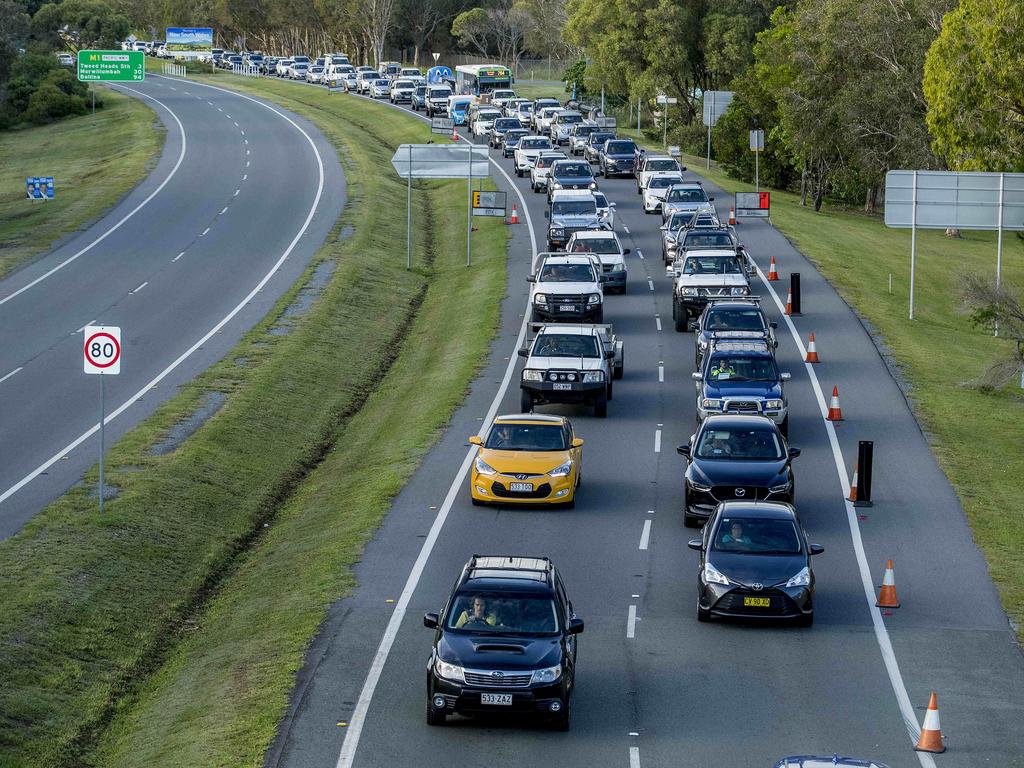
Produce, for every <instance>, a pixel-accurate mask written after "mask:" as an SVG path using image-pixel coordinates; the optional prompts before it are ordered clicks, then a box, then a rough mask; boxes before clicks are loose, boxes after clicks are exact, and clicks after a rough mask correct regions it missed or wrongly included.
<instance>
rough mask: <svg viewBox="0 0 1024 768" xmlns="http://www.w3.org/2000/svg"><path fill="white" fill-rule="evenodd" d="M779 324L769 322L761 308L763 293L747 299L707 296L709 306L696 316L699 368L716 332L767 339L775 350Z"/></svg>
mask: <svg viewBox="0 0 1024 768" xmlns="http://www.w3.org/2000/svg"><path fill="white" fill-rule="evenodd" d="M778 327H779V324H778V323H776V322H773V321H770V320H769V319H768V317H767V315H765V313H764V310H763V309H762V308H761V297H760V296H748V297H746V298H737V299H733V298H728V299H718V298H712V299H708V305H707V306H706V307H705V308H704V311H703V312H702V313H701V315H700V317H698V318H697V329H696V331H697V343H696V344H694V349H695V351H696V361H697V368H698V369H699V368H700V367H701V362H702V360H703V358H704V353H705V352H707V351H708V346H709V345H710V344H711V341H712V339H714V337H715V334H716V333H717V334H719V335H723V336H724V335H728V336H729V337H731V338H733V339H738V338H743V337H746V338H750V339H760V340H762V341H766V342H767V343H768V346H769V347H771V348H772V350H776V349H778V347H779V340H778V339H777V338H775V329H776V328H778Z"/></svg>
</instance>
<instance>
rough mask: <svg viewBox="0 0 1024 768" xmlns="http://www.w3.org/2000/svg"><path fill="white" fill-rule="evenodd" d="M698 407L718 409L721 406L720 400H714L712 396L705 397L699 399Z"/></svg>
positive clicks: (707, 409)
mask: <svg viewBox="0 0 1024 768" xmlns="http://www.w3.org/2000/svg"><path fill="white" fill-rule="evenodd" d="M700 407H701V408H703V409H704V410H706V411H709V410H719V409H720V408H721V407H722V401H721V400H716V399H714V398H713V397H705V398H704V399H703V400H701V401H700Z"/></svg>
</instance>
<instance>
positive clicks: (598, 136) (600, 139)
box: [590, 133, 615, 145]
mask: <svg viewBox="0 0 1024 768" xmlns="http://www.w3.org/2000/svg"><path fill="white" fill-rule="evenodd" d="M614 137H615V134H614V133H592V134H590V143H591V144H601V145H603V144H604V143H605V142H606V141H608V139H611V138H614Z"/></svg>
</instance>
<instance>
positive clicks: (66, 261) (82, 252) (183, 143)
mask: <svg viewBox="0 0 1024 768" xmlns="http://www.w3.org/2000/svg"><path fill="white" fill-rule="evenodd" d="M122 87H123V88H124V90H126V91H131V92H132V93H137V94H139V95H140V96H144V97H145V98H147V99H150V100H151V101H154V102H156V103H157V104H159V105H160V106H161V107H163V108H164V109H166V110H167V111H168V112H169V113H170V115H171V117H172V118H174V122H175V123H177V124H178V131H179V132H180V133H181V152H180V153H178V160H177V162H176V163H175V164H174V167H173V168H171V172H170V173H169V174H167V178H165V179H164V180H163V181H162V182H160V186H158V187H157V188H156V189H154V190H153V191H152V192H150V193H149V195H148V196H147V197H146V199H145V200H143V201H142V202H141V203H139V204H138V205H137V206H135V207H134V208H132V209H131V211H129V212H128V213H127V214H125V216H124V217H123V218H122V219H121V220H120V221H118V222H117V223H116V224H115V225H114V226H112V227H111V228H110V229H108V230H107V231H106V232H104V233H103V234H102V235H100V236H99V237H97V238H96V239H95V240H93V241H92V242H91V243H89V244H88V245H87V246H85V248H83V249H82V250H80V251H78V252H77V253H75V254H74V255H72V256H68V258H66V259H64V261H62V262H61V263H60V264H58V265H57V266H55V267H54V268H53V269H51V270H49V271H48V272H45V273H44V274H42V275H40V276H39V277H37V278H36V279H35V280H33V281H32V282H31V283H29V284H28V285H25V286H23V287H21V288H19V289H18V290H16V291H15V292H14V293H11V294H9V295H7V296H4V297H3V298H2V299H0V305H3V304H6V303H7V302H8V301H10V300H11V299H13V298H14V297H15V296H20V295H21V294H23V293H24V292H25V291H27V290H28V289H29V288H32V287H33V286H36V285H39V283H41V282H43V280H45V279H46V278H48V277H49V276H50V275H52V274H54V273H55V272H58V271H59V270H61V269H64V267H66V266H67V265H68V264H70V263H71V262H73V261H75V260H76V259H77V258H78V257H79V256H84V255H85V254H86V253H88V252H89V251H91V250H92V249H93V248H94V247H95V246H97V245H99V244H100V243H102V242H103V241H104V240H106V239H107V237H109V236H110V235H111V234H113V233H114V232H115V231H116V230H117V229H119V228H120V227H121V225H122V224H124V223H125V222H126V221H128V219H130V218H131V217H132V216H134V215H135V214H136V213H138V212H139V211H140V210H142V208H143V207H144V206H145V205H146V204H147V203H148V202H149V201H150V200H152V199H153V198H154V197H156V196H157V195H158V194H159V193H160V190H162V189H163V188H164V187H166V186H167V183H168V182H169V181H170V180H171V179H172V178H174V174H176V173H177V172H178V168H180V167H181V164H182V162H183V161H184V160H185V151H186V149H187V147H188V142H187V141H186V139H185V126H183V125H182V124H181V120H179V119H178V116H177V115H176V114H174V110H172V109H170V108H169V107H168V106H167V105H166V104H164V103H163V102H162V101H160V100H159V99H154V98H153V97H152V96H150V95H149V94H147V93H142V91H136V90H135V89H134V88H129V87H127V86H122Z"/></svg>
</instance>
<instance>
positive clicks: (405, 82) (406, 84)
mask: <svg viewBox="0 0 1024 768" xmlns="http://www.w3.org/2000/svg"><path fill="white" fill-rule="evenodd" d="M395 88H412V82H411V81H409V80H399V81H397V82H396V83H395Z"/></svg>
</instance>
